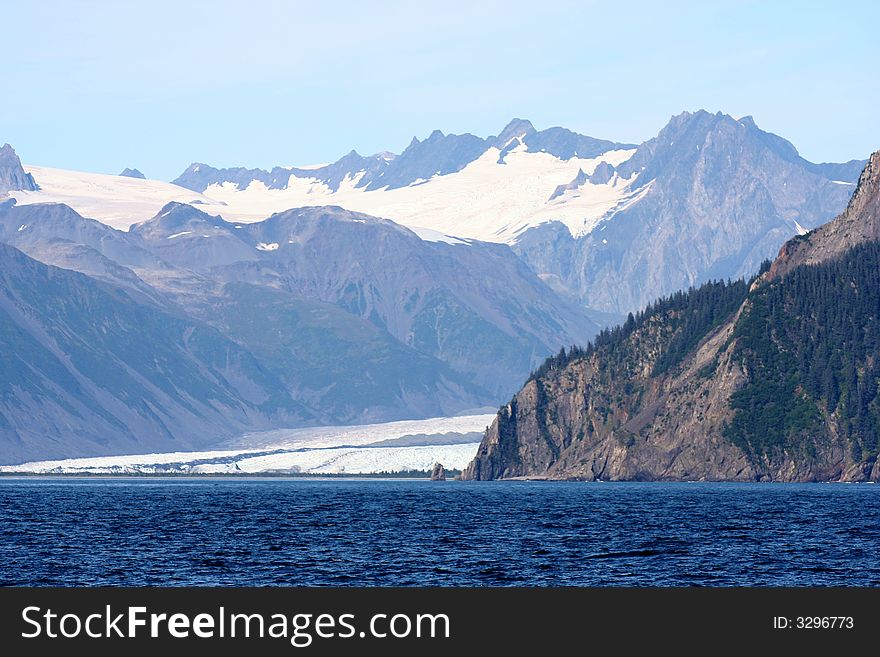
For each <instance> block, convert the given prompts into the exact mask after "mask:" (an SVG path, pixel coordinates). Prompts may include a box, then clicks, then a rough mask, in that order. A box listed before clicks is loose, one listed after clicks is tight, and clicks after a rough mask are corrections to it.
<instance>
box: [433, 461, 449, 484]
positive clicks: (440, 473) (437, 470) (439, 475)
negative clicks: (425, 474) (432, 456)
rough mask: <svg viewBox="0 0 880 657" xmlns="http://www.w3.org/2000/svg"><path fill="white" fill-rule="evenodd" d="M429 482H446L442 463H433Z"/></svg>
mask: <svg viewBox="0 0 880 657" xmlns="http://www.w3.org/2000/svg"><path fill="white" fill-rule="evenodd" d="M431 481H446V468H444V467H443V464H442V463H435V464H434V467H433V468H432V469H431Z"/></svg>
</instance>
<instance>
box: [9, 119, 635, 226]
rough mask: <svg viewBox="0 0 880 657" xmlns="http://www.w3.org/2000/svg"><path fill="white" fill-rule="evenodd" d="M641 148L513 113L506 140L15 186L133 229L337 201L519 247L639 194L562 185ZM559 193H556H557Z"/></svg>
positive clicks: (615, 186) (613, 186) (44, 179)
mask: <svg viewBox="0 0 880 657" xmlns="http://www.w3.org/2000/svg"><path fill="white" fill-rule="evenodd" d="M634 152H635V145H632V144H619V143H615V142H611V141H606V140H601V139H595V138H592V137H586V136H584V135H579V134H577V133H574V132H571V131H569V130H566V129H564V128H550V129H547V130H541V131H538V130H535V128H534V127H533V126H532V124H531V123H530V122H528V121H524V120H520V119H515V120H513V121H511V122H510V124H509V125H508V126H507V127H505V128H504V130H502V131H501V133H500V134H499V136H497V137H494V136H493V137H488V138H485V139H483V138H480V137H476V136H474V135H469V134H466V135H451V134H450V135H444V134H443V133H442V132H440V131H439V130H436V131H434V132H433V133H432V134H431V135H430V136H429V137H428V138H427V139H425V140H423V141H420V140H419V139H417V138H413V140H412V143H411V144H410V145H409V147H407V148H406V150H404V152H403V153H401V154H400V155H394V154H391V153H381V154H377V155H373V156H368V157H362V156H360V155H358V154H357V153H355V152H353V151H352V152H351V153H349V154H348V155H346V156H344V157H342V158H341V159H339V160H338V161H337V162H334V163H333V164H328V165H323V166H319V167H290V168H288V167H275V168H273V169H271V170H269V171H266V170H261V169H244V168H233V169H215V168H213V167H211V166H209V165H207V164H200V163H196V164H193V165H191V166H190V167H189V168H188V169H187V170H186V171H185V172H184V173H183V174H181V175H180V176H179V177H178V178H177V179H176V180H175V181H174V182H175V184H174V185H170V184H168V183H162V182H159V181H153V180H147V181H143V180H136V179H130V178H120V177H118V176H104V175H100V174H87V173H81V172H71V171H63V170H58V169H51V168H46V167H37V166H28V167H27V169H28V171H30V172H31V173H33V174H34V176H35V178H36V179H37V180H39V181H40V186H41V188H42V189H41V190H40V191H39V192H16V193H14V194H13V196H14V197H15V198H16V199H17V200H18V202H19V204H26V203H43V202H55V203H65V204H67V205H69V206H71V207H72V208H74V209H75V210H77V211H78V212H80V213H81V214H83V215H84V216H88V217H91V218H94V219H98V220H100V221H103V222H105V223H108V224H109V225H111V226H113V227H115V228H121V229H126V228H128V227H129V226H130V225H132V224H134V223H138V222H140V221H144V220H146V219H149V218H150V217H152V216H154V215H155V214H156V213H157V212H158V210H159V209H160V208H161V207H162V206H164V205H165V204H166V203H168V202H169V201H178V202H182V203H190V204H196V205H198V206H199V207H200V208H202V209H204V210H205V211H207V212H209V213H211V214H219V215H220V216H222V217H223V218H224V219H226V220H227V221H238V222H252V221H259V220H261V219H263V218H264V217H266V216H268V215H270V214H272V213H275V212H281V211H284V210H287V209H290V208H294V207H302V206H317V205H338V206H340V207H344V208H346V209H349V210H354V211H358V212H365V213H368V214H370V215H373V216H380V217H385V218H388V219H391V220H393V221H395V222H397V223H400V224H403V225H405V226H409V227H412V228H415V229H420V228H424V229H428V230H429V231H435V232H437V233H440V234H445V235H453V236H457V237H465V238H472V239H478V240H481V241H488V242H506V243H512V242H514V241H515V240H516V238H517V236H518V235H519V234H521V233H522V231H524V230H526V229H527V228H529V227H530V226H535V225H539V224H541V223H544V222H547V221H550V220H559V221H563V222H565V224H566V225H567V226H569V228H570V230H571V231H572V233H573V234H575V235H580V234H584V233H585V232H587V231H588V230H589V229H590V227H591V226H592V225H593V224H594V223H595V222H596V221H598V220H599V219H600V218H601V217H602V216H603V215H605V214H606V213H607V212H609V211H611V210H613V209H615V208H619V207H620V206H621V205H622V204H625V203H626V202H627V201H628V200H629V199H630V197H631V194H630V192H629V184H630V183H631V182H632V181H624V180H621V179H620V178H619V177H615V178H613V179H609V180H606V181H605V183H604V184H603V185H591V186H589V187H586V188H582V189H580V190H575V191H574V192H573V193H570V194H567V195H566V196H565V197H564V198H560V197H559V195H557V196H555V197H554V193H555V192H556V191H557V189H558V188H559V187H560V186H564V185H566V184H568V183H570V182H571V181H572V180H573V179H575V178H576V177H577V176H578V174H579V172H581V171H583V172H585V173H587V174H592V173H593V172H594V170H595V169H596V168H597V167H599V168H600V171H601V170H603V167H602V165H603V164H604V165H605V168H607V167H608V166H616V165H619V164H621V163H622V162H624V161H625V160H626V159H627V158H628V157H629V156H630V155H632V153H634ZM551 197H553V198H551Z"/></svg>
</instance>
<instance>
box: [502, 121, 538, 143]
mask: <svg viewBox="0 0 880 657" xmlns="http://www.w3.org/2000/svg"><path fill="white" fill-rule="evenodd" d="M534 132H535V126H533V125H532V122H531V121H529V120H527V119H511V120H510V122H509V123H508V124H507V125H506V126H505V127H504V130H502V131H501V133H500V134H499V135H498V136H497V137H496V138H495V140H494V141H493V143H492V145H493V146H496V147H497V148H504V147H505V146H507V145H508V144H509V143H510V142H511V141H512V140H514V139H521V138H522V137H525V136H527V135H530V134H532V133H534Z"/></svg>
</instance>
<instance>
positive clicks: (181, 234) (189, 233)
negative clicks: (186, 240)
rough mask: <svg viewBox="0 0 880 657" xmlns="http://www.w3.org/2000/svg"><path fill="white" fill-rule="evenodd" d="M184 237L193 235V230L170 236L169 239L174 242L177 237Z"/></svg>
mask: <svg viewBox="0 0 880 657" xmlns="http://www.w3.org/2000/svg"><path fill="white" fill-rule="evenodd" d="M184 235H192V231H191V230H185V231H183V232H181V233H174V235H169V236H168V238H167V239H169V240H173V239H174V238H175V237H183V236H184Z"/></svg>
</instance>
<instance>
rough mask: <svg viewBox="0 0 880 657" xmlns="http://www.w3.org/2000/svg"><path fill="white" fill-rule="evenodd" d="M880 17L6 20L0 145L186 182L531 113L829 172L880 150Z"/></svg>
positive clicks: (316, 6) (159, 14) (853, 5)
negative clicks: (696, 132) (773, 147)
mask: <svg viewBox="0 0 880 657" xmlns="http://www.w3.org/2000/svg"><path fill="white" fill-rule="evenodd" d="M878 7H880V3H877V2H874V1H869V2H857V1H853V2H847V1H841V2H836V3H828V2H749V1H744V0H739V1H737V2H675V1H668V2H639V1H633V0H631V1H627V2H612V1H610V0H602V1H600V2H584V1H581V2H568V1H556V0H543V1H541V2H529V3H519V2H515V1H511V0H508V1H506V2H479V1H477V0H472V1H471V2H462V3H455V2H443V3H430V2H419V3H416V2H393V1H391V2H383V3H367V2H337V3H332V4H331V3H322V2H314V0H312V1H311V2H280V1H266V0H248V1H247V2H242V1H239V2H225V1H222V0H218V1H213V2H182V1H180V0H178V1H177V2H165V1H164V0H150V1H149V2H140V3H128V2H124V3H123V2H98V1H79V2H51V1H48V2H40V3H26V2H16V3H10V6H7V7H4V9H3V16H4V21H3V23H4V27H3V37H2V38H0V67H2V78H3V82H2V90H3V100H2V102H0V143H2V142H4V141H8V142H10V143H12V144H13V145H14V146H15V147H16V149H17V150H18V152H19V154H20V155H21V157H22V159H23V160H24V161H25V162H28V163H33V164H42V165H46V166H57V167H65V168H75V169H83V170H88V171H101V172H107V173H116V172H118V171H119V170H121V169H122V168H124V167H126V166H131V167H138V168H140V169H141V170H142V171H144V173H146V174H147V175H148V176H150V177H156V178H163V179H171V178H174V177H175V176H176V175H177V174H178V173H180V172H181V171H182V170H183V169H184V168H185V167H186V166H187V165H188V164H189V163H190V162H193V161H201V162H207V163H210V164H214V165H216V166H235V165H243V166H261V167H270V166H272V165H276V164H281V165H289V164H309V163H318V162H326V161H331V160H335V159H337V158H338V157H340V156H341V155H343V154H344V153H346V152H347V151H348V150H350V149H352V148H355V149H356V150H358V152H360V153H362V154H367V153H373V152H377V151H380V150H393V151H396V152H399V151H400V150H402V149H403V148H405V147H406V145H407V144H408V143H409V141H410V139H411V138H412V137H413V136H414V135H416V136H419V137H420V138H421V137H425V136H427V135H428V134H429V133H430V132H431V130H433V129H435V128H439V129H441V130H443V131H444V132H472V133H474V134H478V135H480V136H486V135H489V134H497V132H498V131H500V130H501V128H502V127H503V126H504V124H505V123H506V122H507V121H508V120H509V119H510V118H511V117H514V116H517V117H522V118H528V119H531V120H532V122H533V123H534V124H535V126H536V127H538V128H539V129H540V128H544V127H550V126H552V125H563V126H565V127H568V128H571V129H573V130H576V131H578V132H583V133H585V134H589V135H592V136H595V137H602V138H606V139H614V140H618V141H632V142H640V141H643V140H645V139H648V138H650V137H652V136H653V135H655V134H656V133H657V131H658V130H659V129H660V128H661V127H662V126H663V125H664V124H665V123H666V121H667V120H668V119H669V117H670V116H671V115H673V114H677V113H679V112H680V111H682V110H685V109H687V110H695V109H700V108H704V109H708V110H710V111H717V110H721V111H724V112H727V113H729V114H732V115H734V116H741V115H744V114H751V115H753V116H754V117H755V120H756V121H757V123H758V125H759V126H761V127H762V128H764V129H766V130H770V131H772V132H776V133H777V134H780V135H782V136H783V137H785V138H787V139H789V140H790V141H792V142H793V143H794V144H795V146H797V147H798V149H799V150H800V151H801V153H802V154H803V155H804V156H805V157H807V158H808V159H811V160H814V161H841V160H847V159H851V158H856V157H859V158H861V157H865V156H867V154H868V153H870V152H871V151H872V150H876V149H877V148H880V120H878V116H877V108H878V107H880V45H878V41H877V35H876V28H877V26H878V25H880V8H878Z"/></svg>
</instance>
